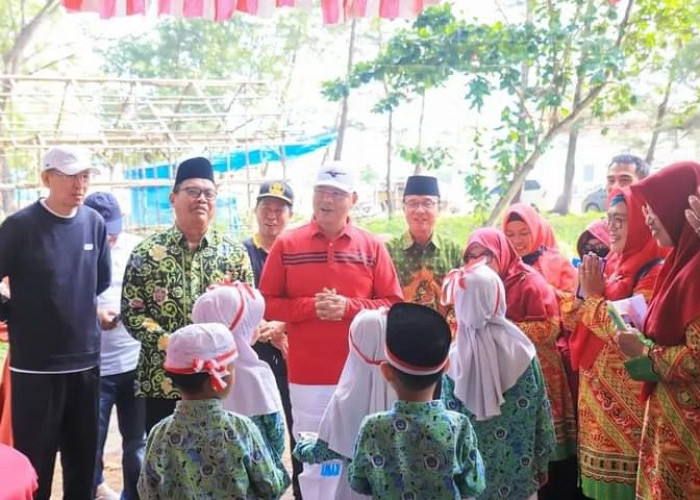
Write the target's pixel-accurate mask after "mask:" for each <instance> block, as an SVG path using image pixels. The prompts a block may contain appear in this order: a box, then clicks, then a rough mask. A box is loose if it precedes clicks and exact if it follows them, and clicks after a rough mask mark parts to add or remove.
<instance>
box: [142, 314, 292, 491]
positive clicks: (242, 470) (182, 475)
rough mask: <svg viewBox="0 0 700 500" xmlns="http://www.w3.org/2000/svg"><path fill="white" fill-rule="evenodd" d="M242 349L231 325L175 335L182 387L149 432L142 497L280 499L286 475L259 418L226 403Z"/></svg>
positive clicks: (173, 368)
mask: <svg viewBox="0 0 700 500" xmlns="http://www.w3.org/2000/svg"><path fill="white" fill-rule="evenodd" d="M237 355H238V353H237V351H236V347H235V343H234V341H233V337H232V336H231V333H230V332H229V330H228V328H226V327H225V326H224V325H221V324H214V323H202V324H195V325H189V326H186V327H184V328H181V329H179V330H178V331H176V332H175V333H173V334H172V335H171V336H170V339H169V343H168V347H167V353H166V359H165V363H164V367H165V370H166V372H167V373H168V376H170V377H171V378H172V380H173V383H174V384H175V385H177V387H178V388H179V389H180V391H181V393H182V401H178V402H177V406H176V407H175V413H174V414H173V415H171V416H169V417H166V418H164V419H163V420H161V421H160V423H158V424H157V425H156V426H155V427H153V429H152V430H151V433H150V434H149V436H148V443H147V445H146V457H145V459H144V463H143V468H142V470H141V475H140V477H139V482H138V491H139V495H140V497H141V499H152V498H163V499H167V500H176V499H188V500H189V499H193V498H216V499H219V498H221V499H223V498H256V499H257V498H264V499H272V498H278V497H279V496H280V495H281V494H282V493H283V491H284V490H285V488H286V484H285V481H284V477H283V476H282V473H281V472H280V471H279V469H278V468H277V467H276V466H275V462H274V460H273V458H272V456H271V455H270V451H269V450H268V449H267V447H266V446H265V442H264V441H263V438H262V435H261V434H260V431H259V430H258V428H257V427H256V426H255V424H254V423H253V422H252V421H251V420H250V419H248V418H247V417H243V416H240V415H236V414H235V413H232V412H229V411H226V410H224V408H223V406H222V405H221V400H220V398H222V397H225V396H226V394H227V393H228V391H229V390H230V387H231V382H232V380H233V361H234V360H235V359H236V357H237Z"/></svg>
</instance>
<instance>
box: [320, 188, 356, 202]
mask: <svg viewBox="0 0 700 500" xmlns="http://www.w3.org/2000/svg"><path fill="white" fill-rule="evenodd" d="M314 194H315V195H316V196H321V197H324V196H330V197H331V198H333V200H334V201H338V200H343V199H345V198H347V197H348V196H349V194H348V193H346V192H345V191H340V190H339V189H323V188H314Z"/></svg>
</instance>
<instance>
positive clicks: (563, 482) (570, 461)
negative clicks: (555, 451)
mask: <svg viewBox="0 0 700 500" xmlns="http://www.w3.org/2000/svg"><path fill="white" fill-rule="evenodd" d="M548 476H549V481H548V482H547V484H545V485H544V486H542V488H540V489H539V491H538V492H537V498H538V499H539V500H565V499H572V500H575V499H577V498H585V497H581V496H579V491H578V487H577V485H578V477H577V476H578V461H577V460H576V457H569V458H567V459H564V460H559V461H556V462H549V474H548Z"/></svg>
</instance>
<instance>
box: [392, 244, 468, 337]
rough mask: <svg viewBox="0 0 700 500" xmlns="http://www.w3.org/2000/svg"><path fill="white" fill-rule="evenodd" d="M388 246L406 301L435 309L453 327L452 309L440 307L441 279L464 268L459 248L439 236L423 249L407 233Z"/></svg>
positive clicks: (450, 307)
mask: <svg viewBox="0 0 700 500" xmlns="http://www.w3.org/2000/svg"><path fill="white" fill-rule="evenodd" d="M386 246H387V250H389V255H390V256H391V260H392V261H393V262H394V266H396V272H397V273H398V275H399V283H400V284H401V289H402V290H403V296H404V300H406V302H414V303H416V304H421V305H424V306H428V307H430V308H431V309H435V310H436V311H438V312H439V313H440V314H442V315H443V316H444V317H445V318H446V319H447V320H448V322H450V325H451V326H453V324H454V312H453V310H452V306H443V305H441V304H440V296H441V293H442V279H443V278H444V277H445V275H446V274H447V273H449V272H450V271H451V270H453V269H457V268H458V267H461V266H462V265H463V261H462V250H461V249H460V247H459V246H458V245H457V244H456V243H454V242H452V241H450V240H448V239H446V238H444V237H442V236H441V235H439V234H437V233H435V234H433V236H432V237H431V239H430V241H429V242H428V244H427V245H426V246H425V247H421V246H420V245H418V244H416V243H415V242H414V241H413V237H412V236H411V233H410V232H408V231H406V232H405V233H404V234H402V235H401V236H398V237H396V238H394V239H392V240H390V241H389V242H388V243H387V244H386ZM453 331H454V329H453Z"/></svg>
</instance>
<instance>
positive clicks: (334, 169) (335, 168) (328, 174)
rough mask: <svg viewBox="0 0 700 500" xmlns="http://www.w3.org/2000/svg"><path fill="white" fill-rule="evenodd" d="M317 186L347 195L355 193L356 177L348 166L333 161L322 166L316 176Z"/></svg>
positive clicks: (315, 184)
mask: <svg viewBox="0 0 700 500" xmlns="http://www.w3.org/2000/svg"><path fill="white" fill-rule="evenodd" d="M316 186H328V187H333V188H336V189H340V190H341V191H345V192H346V193H354V192H355V176H354V174H353V172H352V170H350V169H349V168H348V167H347V166H345V165H343V164H342V163H341V162H339V161H332V162H329V163H326V164H325V165H322V166H321V168H320V169H319V170H318V174H317V175H316V182H315V183H314V187H316Z"/></svg>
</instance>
